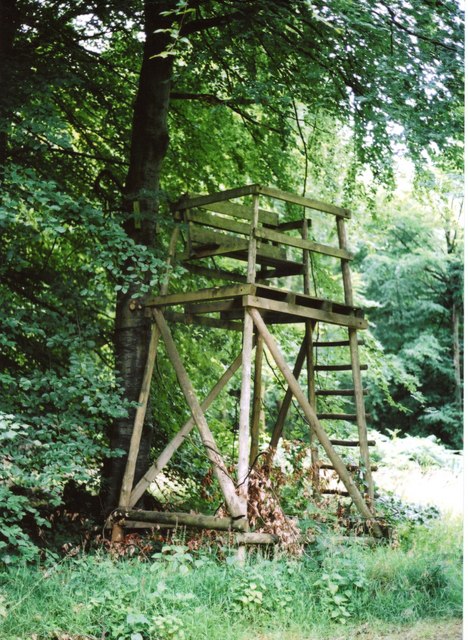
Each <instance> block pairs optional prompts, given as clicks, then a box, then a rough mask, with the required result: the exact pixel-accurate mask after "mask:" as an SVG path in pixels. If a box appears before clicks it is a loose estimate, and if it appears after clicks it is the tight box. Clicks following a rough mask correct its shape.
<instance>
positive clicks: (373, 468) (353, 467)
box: [320, 462, 377, 471]
mask: <svg viewBox="0 0 468 640" xmlns="http://www.w3.org/2000/svg"><path fill="white" fill-rule="evenodd" d="M346 468H347V469H348V471H359V470H360V469H361V467H360V466H359V465H358V464H347V465H346ZM320 469H326V470H327V471H334V470H335V467H334V466H333V465H332V464H325V463H323V462H321V463H320ZM371 471H377V465H376V464H373V465H372V466H371Z"/></svg>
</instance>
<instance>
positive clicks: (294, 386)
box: [249, 307, 382, 537]
mask: <svg viewBox="0 0 468 640" xmlns="http://www.w3.org/2000/svg"><path fill="white" fill-rule="evenodd" d="M249 313H250V314H251V316H252V318H253V320H254V323H255V326H256V327H257V329H258V331H259V333H260V334H261V335H262V336H263V339H264V341H265V345H266V346H267V347H268V350H269V351H270V353H271V355H272V356H273V359H274V360H275V362H276V364H277V365H278V368H279V370H280V371H281V373H282V374H283V376H284V377H285V379H286V381H287V383H288V384H289V387H290V388H291V390H292V392H293V394H294V396H295V397H296V399H297V401H298V403H299V404H300V406H301V408H302V410H303V411H304V415H305V417H306V419H307V420H308V422H309V423H312V425H313V427H314V431H315V433H316V434H317V438H318V440H319V442H320V444H321V445H322V447H323V448H324V449H325V452H326V454H327V456H328V457H329V459H330V461H331V463H332V464H333V466H334V468H335V469H336V472H337V473H338V476H339V478H340V480H341V481H342V482H343V484H344V485H345V487H346V489H347V491H348V493H349V495H350V497H351V498H352V500H353V502H354V504H355V505H356V507H357V509H358V511H359V512H360V513H361V515H363V516H364V517H365V518H368V519H369V520H370V521H372V520H373V515H372V512H371V511H370V509H369V507H368V506H367V504H366V502H365V500H364V498H363V497H362V495H361V494H360V493H359V490H358V488H357V487H356V485H355V483H354V481H353V479H352V477H351V475H350V474H349V472H348V470H347V469H346V466H345V464H344V463H343V461H342V460H341V458H340V456H339V455H338V454H337V453H336V451H335V449H334V447H333V445H332V443H331V442H330V439H329V437H328V436H327V434H326V432H325V430H324V428H323V427H322V425H321V424H320V421H319V420H318V418H317V415H316V413H315V411H314V410H313V409H312V407H311V406H310V404H309V402H308V400H307V398H306V396H305V394H304V392H303V391H302V389H301V387H300V385H299V383H298V381H297V380H296V378H295V377H294V375H293V373H292V371H291V369H290V368H289V367H288V365H287V363H286V360H285V359H284V357H283V354H282V353H281V351H280V349H279V347H278V345H277V344H276V341H275V339H274V338H273V336H272V335H271V333H270V332H269V331H268V329H267V327H266V325H265V323H264V322H263V319H262V317H261V315H260V313H259V312H258V310H257V309H254V308H251V307H249ZM369 524H370V527H371V529H372V530H373V532H374V534H375V535H376V536H379V537H380V536H382V531H381V529H380V527H379V526H378V524H377V523H376V522H370V523H369Z"/></svg>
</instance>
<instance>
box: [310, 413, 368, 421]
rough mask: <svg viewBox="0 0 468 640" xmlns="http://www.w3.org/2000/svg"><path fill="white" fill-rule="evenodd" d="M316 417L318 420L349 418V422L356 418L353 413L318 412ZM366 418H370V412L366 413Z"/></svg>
mask: <svg viewBox="0 0 468 640" xmlns="http://www.w3.org/2000/svg"><path fill="white" fill-rule="evenodd" d="M317 418H318V419H319V420H350V421H351V422H353V421H355V420H356V419H357V415H356V414H355V413H318V414H317ZM366 418H370V414H368V413H366Z"/></svg>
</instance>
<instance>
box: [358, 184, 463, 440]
mask: <svg viewBox="0 0 468 640" xmlns="http://www.w3.org/2000/svg"><path fill="white" fill-rule="evenodd" d="M452 188H453V189H454V187H452ZM428 197H429V196H428ZM451 197H452V205H450V201H449V196H448V195H445V196H444V197H443V198H441V201H440V202H439V203H438V205H437V207H436V206H435V205H434V206H432V204H429V205H428V204H425V205H422V204H419V203H417V202H416V201H414V200H412V199H408V198H407V199H406V200H401V201H398V200H396V201H393V202H390V203H388V204H387V205H385V204H384V203H382V209H381V211H379V216H381V217H382V221H381V224H380V226H376V225H375V222H374V221H372V223H371V224H370V227H369V233H371V234H372V242H368V243H364V242H362V244H361V252H360V253H359V254H358V263H360V271H361V274H362V281H363V285H364V286H363V293H364V296H365V298H366V299H367V302H366V306H367V312H368V317H369V319H370V321H371V322H372V323H373V324H374V325H375V327H374V329H373V334H374V336H375V337H376V339H377V341H378V342H379V343H380V344H381V347H382V348H383V352H384V353H385V354H386V355H385V356H384V355H383V354H382V367H381V368H380V371H381V377H383V378H384V380H385V381H386V385H384V386H382V385H381V384H375V383H376V382H378V380H376V379H375V378H374V383H373V384H372V388H371V405H372V412H373V418H374V419H375V422H376V424H379V429H381V430H384V429H390V430H393V429H399V430H401V431H402V432H404V433H411V434H414V435H427V434H429V433H432V434H435V435H436V436H437V437H438V438H441V439H442V440H443V441H444V442H446V443H448V444H450V445H451V446H453V447H455V448H460V446H461V424H462V414H461V401H460V397H461V396H460V394H461V383H462V381H460V380H457V372H456V368H455V366H454V359H456V358H455V352H454V341H455V340H456V339H457V340H458V341H459V342H460V341H461V335H462V333H461V329H460V327H461V324H460V326H458V328H457V327H456V325H455V324H454V314H455V313H457V314H458V315H459V317H460V316H461V304H460V300H461V296H462V283H461V277H460V273H461V271H460V270H461V265H462V255H461V235H462V229H461V228H460V226H459V224H458V222H457V221H456V220H455V219H454V218H453V216H454V210H455V208H456V207H455V204H454V202H455V203H456V193H455V192H452V196H451ZM454 198H455V200H453V199H454ZM382 223H383V224H382ZM461 322H462V319H460V323H461ZM460 349H462V347H460ZM377 355H378V354H377ZM458 365H459V366H461V365H460V362H458ZM373 369H376V367H373ZM377 371H378V367H377ZM382 374H383V376H382ZM371 379H372V378H371ZM389 394H390V395H391V396H392V397H393V399H394V403H393V406H392V405H391V406H390V407H389V406H388V395H389Z"/></svg>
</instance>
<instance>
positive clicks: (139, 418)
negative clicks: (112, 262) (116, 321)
mask: <svg viewBox="0 0 468 640" xmlns="http://www.w3.org/2000/svg"><path fill="white" fill-rule="evenodd" d="M178 238H179V227H175V228H174V230H173V231H172V234H171V239H170V241H169V251H168V256H167V260H166V271H165V274H164V277H163V279H162V282H161V288H160V293H161V294H166V293H167V290H168V288H169V279H170V274H171V268H172V266H173V262H174V256H175V252H176V246H177V241H178ZM158 342H159V330H158V328H157V327H156V325H154V324H153V325H152V327H151V333H150V342H149V347H148V353H147V356H146V363H145V369H144V372H143V380H142V384H141V390H140V395H139V397H138V407H137V410H136V413H135V419H134V423H133V431H132V436H131V438H130V446H129V451H128V456H127V463H126V465H125V471H124V475H123V478H122V486H121V489H120V497H119V505H120V506H122V507H126V506H128V505H129V500H130V494H131V491H132V487H133V481H134V479H135V470H136V464H137V459H138V452H139V449H140V443H141V435H142V432H143V424H144V420H145V415H146V409H147V406H148V399H149V393H150V389H151V378H152V376H153V370H154V363H155V361H156V353H157V349H158Z"/></svg>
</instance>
